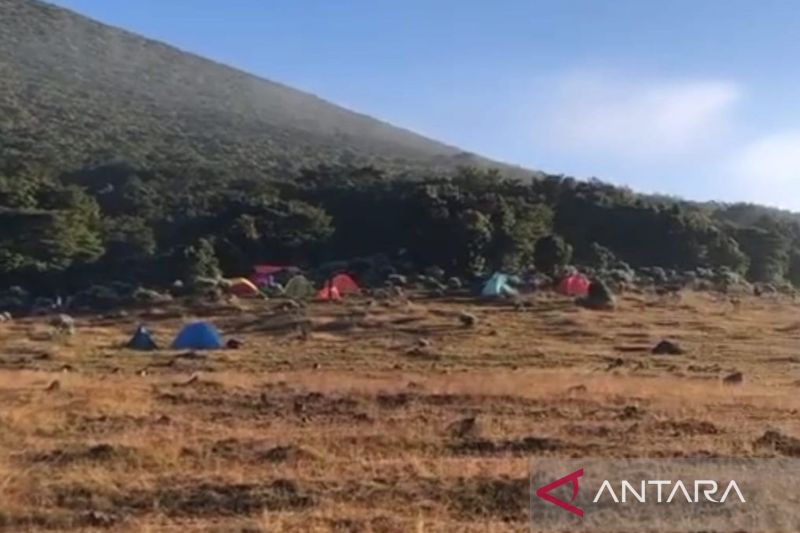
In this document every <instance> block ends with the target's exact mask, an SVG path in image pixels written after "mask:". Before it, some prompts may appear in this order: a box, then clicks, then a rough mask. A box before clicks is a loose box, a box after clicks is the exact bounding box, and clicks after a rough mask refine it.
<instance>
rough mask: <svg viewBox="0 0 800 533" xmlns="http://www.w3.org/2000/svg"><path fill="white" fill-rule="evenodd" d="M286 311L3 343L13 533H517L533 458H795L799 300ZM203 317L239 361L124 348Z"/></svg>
mask: <svg viewBox="0 0 800 533" xmlns="http://www.w3.org/2000/svg"><path fill="white" fill-rule="evenodd" d="M277 305H278V302H276V301H257V302H244V303H241V304H240V305H239V306H223V307H217V308H214V307H212V306H208V307H203V308H192V309H185V308H182V307H180V306H179V305H178V304H170V306H167V307H164V308H160V309H149V310H138V311H137V310H131V311H129V313H128V314H125V315H123V314H117V315H114V316H105V317H104V316H76V320H77V326H78V327H77V331H76V333H75V335H73V336H71V337H61V338H58V337H56V338H54V337H53V335H52V332H51V331H50V328H49V326H48V325H47V319H46V318H25V319H18V320H15V321H13V322H11V323H6V324H0V529H4V530H7V531H27V530H47V529H50V530H62V529H73V530H92V529H107V530H113V531H189V530H197V531H252V532H257V531H270V532H273V531H298V532H307V531H309V532H310V531H341V532H394V531H410V532H438V531H475V532H477V531H481V532H483V531H493V532H502V531H525V530H527V527H528V526H527V507H528V492H527V491H528V464H529V461H531V460H542V459H545V458H547V457H552V456H574V457H586V456H591V457H695V456H709V455H710V456H721V457H730V456H734V457H752V456H776V455H777V456H780V455H785V456H793V455H797V456H800V441H797V440H794V439H793V437H792V436H793V435H795V436H800V422H798V420H800V418H799V417H798V410H800V396H798V391H800V344H799V343H798V342H797V341H798V336H800V306H798V305H797V304H795V303H794V302H793V301H792V300H791V299H788V298H786V297H763V298H751V297H744V298H742V299H741V301H740V302H739V301H734V302H733V303H732V302H731V301H730V300H729V299H727V298H723V297H721V296H715V295H710V294H701V293H686V294H683V295H682V296H681V297H680V298H659V297H656V296H651V295H642V294H631V295H628V296H625V297H623V298H621V300H620V302H619V306H618V309H617V310H615V311H609V312H598V311H589V310H585V309H581V308H577V307H576V306H574V304H572V302H571V301H569V300H567V299H562V298H559V297H556V296H547V297H541V298H539V299H538V300H537V301H535V302H533V303H532V305H530V306H529V307H524V308H515V307H514V306H512V305H509V304H503V303H500V302H498V303H482V302H478V301H475V300H470V299H449V300H444V299H424V298H419V299H414V298H412V300H411V301H410V302H405V301H403V302H401V301H378V302H373V305H367V303H366V301H365V300H363V299H355V300H352V301H349V302H347V303H345V304H324V303H315V304H311V305H310V306H309V308H308V309H307V311H306V313H307V317H308V318H310V320H311V322H312V324H313V332H312V333H311V335H310V336H309V337H308V338H303V336H302V335H299V334H298V333H297V332H296V331H295V330H294V329H293V328H286V327H281V326H282V324H285V323H286V320H287V318H286V316H285V313H284V314H282V313H280V312H279V311H277V310H276V306H277ZM462 311H468V312H470V313H472V314H474V315H476V316H477V317H478V322H477V324H476V325H475V326H474V327H471V328H468V327H465V326H463V325H462V323H461V322H460V320H459V316H458V315H459V313H460V312H462ZM198 317H200V318H203V319H207V320H210V321H212V322H213V323H214V324H216V325H217V326H218V327H219V329H220V330H221V331H222V333H223V334H224V335H225V337H226V338H231V337H233V338H236V339H238V340H240V341H242V342H243V346H242V347H241V348H240V349H238V350H223V351H217V352H200V353H192V352H176V351H170V350H163V351H157V352H149V353H143V352H134V351H131V350H127V349H125V348H122V346H123V345H124V344H125V342H126V341H127V339H128V338H129V337H130V334H131V333H132V331H133V330H134V328H135V326H136V325H137V324H138V323H145V324H147V325H148V326H149V327H150V329H151V330H153V331H154V332H155V333H156V337H157V339H158V340H159V341H160V343H161V344H162V345H168V344H169V342H170V340H171V338H172V337H173V336H174V334H175V333H176V332H177V330H178V329H179V328H180V326H181V324H183V323H184V322H185V321H187V320H189V319H191V318H198ZM665 338H667V339H671V340H673V341H676V342H678V343H679V344H680V345H681V346H682V347H683V348H684V349H685V353H684V354H682V355H653V354H651V353H650V349H651V348H652V347H653V345H655V344H656V343H657V342H658V341H660V340H661V339H665ZM734 372H741V373H742V374H743V376H744V380H743V382H742V383H734V384H725V383H723V378H724V377H726V376H728V375H730V374H732V373H734ZM767 431H771V433H769V434H767V437H766V438H764V435H765V433H766V432H767Z"/></svg>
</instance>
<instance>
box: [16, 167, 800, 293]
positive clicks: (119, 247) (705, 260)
mask: <svg viewBox="0 0 800 533" xmlns="http://www.w3.org/2000/svg"><path fill="white" fill-rule="evenodd" d="M0 168H4V171H3V172H2V173H0V286H11V285H22V286H25V287H27V288H29V289H32V290H34V291H42V292H47V291H53V290H56V289H58V290H62V291H69V290H77V289H80V288H82V287H85V286H87V285H91V284H98V283H102V282H111V281H125V282H132V283H138V284H153V285H159V284H167V283H171V282H172V281H174V280H176V279H184V280H185V279H192V278H196V277H203V276H215V275H219V274H221V273H224V274H225V275H243V274H245V275H246V274H248V273H250V271H251V269H252V266H253V265H254V264H257V263H261V262H275V263H290V264H297V265H300V266H306V267H311V266H316V265H320V264H322V263H325V262H330V261H336V260H349V259H352V258H357V257H366V256H372V255H375V254H383V255H385V256H386V257H389V258H391V261H394V262H395V264H396V265H398V267H399V268H400V269H401V270H413V269H424V268H426V267H431V266H436V267H439V268H441V269H443V270H444V271H445V272H447V273H448V274H452V275H468V274H471V273H477V272H489V271H492V270H505V271H520V270H525V269H528V268H531V267H534V266H537V267H539V270H548V269H552V268H553V267H554V266H556V265H559V264H564V263H568V262H571V263H574V264H578V265H587V266H592V267H594V268H596V269H611V268H637V267H653V266H658V267H662V268H666V269H673V270H676V271H689V270H694V269H714V270H725V271H729V272H732V273H736V274H740V275H742V276H744V277H746V278H747V279H749V280H750V281H753V282H765V283H786V282H790V283H793V284H796V285H800V224H799V223H798V222H797V220H795V219H794V218H793V217H787V216H773V215H772V213H771V212H770V211H769V210H764V209H763V208H759V207H758V206H747V205H745V204H737V205H731V206H726V205H716V204H714V205H700V204H692V203H688V202H682V201H678V200H673V199H656V198H649V197H645V196H641V195H637V194H635V193H633V192H632V191H630V190H628V189H625V188H620V187H616V186H612V185H609V184H607V183H603V182H600V181H597V180H590V181H579V180H576V179H573V178H569V177H564V176H556V175H547V176H545V177H543V178H538V179H534V180H532V181H528V182H525V181H520V180H517V179H513V178H509V177H506V176H504V175H503V173H502V172H500V171H497V170H486V169H476V168H461V169H459V170H457V171H455V172H443V171H436V170H430V171H424V170H419V169H414V170H409V172H407V173H405V174H401V175H398V174H397V173H396V172H392V173H390V172H387V171H386V170H383V169H381V168H377V167H374V166H347V165H333V166H315V167H312V168H307V169H304V170H302V172H300V173H299V175H297V176H292V179H280V178H276V177H270V176H266V177H265V176H260V175H252V176H233V175H225V173H224V172H220V171H219V170H218V169H209V168H203V167H194V166H187V165H181V164H180V162H177V163H173V164H171V165H168V166H157V165H153V166H151V167H145V166H135V165H131V164H128V163H124V162H114V163H108V164H100V165H92V166H89V167H86V168H81V169H77V170H74V171H69V172H62V173H54V172H46V171H43V170H41V169H37V168H36V167H35V166H31V165H28V166H23V167H20V168H14V167H10V166H9V165H5V166H4V167H0ZM754 213H755V214H756V215H757V216H754Z"/></svg>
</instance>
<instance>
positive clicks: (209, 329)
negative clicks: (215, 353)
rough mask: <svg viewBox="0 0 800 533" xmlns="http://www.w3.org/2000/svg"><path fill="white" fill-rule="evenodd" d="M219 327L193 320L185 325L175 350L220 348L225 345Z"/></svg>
mask: <svg viewBox="0 0 800 533" xmlns="http://www.w3.org/2000/svg"><path fill="white" fill-rule="evenodd" d="M223 344H224V343H223V342H222V336H220V334H219V332H218V331H217V328H215V327H214V326H212V325H211V324H209V323H207V322H192V323H191V324H187V325H186V326H184V327H183V329H182V330H181V332H180V333H178V336H177V337H175V340H174V341H172V349H173V350H218V349H220V348H222V347H223Z"/></svg>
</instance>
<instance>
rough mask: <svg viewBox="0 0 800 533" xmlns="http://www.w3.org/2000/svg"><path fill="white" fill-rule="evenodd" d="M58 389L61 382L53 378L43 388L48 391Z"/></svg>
mask: <svg viewBox="0 0 800 533" xmlns="http://www.w3.org/2000/svg"><path fill="white" fill-rule="evenodd" d="M59 389H61V382H60V381H58V380H57V379H54V380H53V381H51V382H50V384H49V385H48V386H47V388H45V389H44V390H46V391H48V392H50V391H57V390H59Z"/></svg>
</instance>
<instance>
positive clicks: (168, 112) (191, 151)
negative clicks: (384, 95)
mask: <svg viewBox="0 0 800 533" xmlns="http://www.w3.org/2000/svg"><path fill="white" fill-rule="evenodd" d="M0 143H1V144H0V150H2V151H0V165H2V166H0V171H3V169H5V170H6V172H8V167H9V166H14V165H16V164H17V163H18V162H19V160H20V158H21V159H22V160H23V161H24V162H25V163H26V164H27V163H29V162H30V161H31V160H38V161H42V162H47V163H48V164H49V163H50V162H52V161H57V162H58V163H60V164H63V165H81V164H86V163H89V162H92V161H98V160H103V159H108V158H127V159H131V160H133V161H134V162H138V161H142V160H153V159H165V158H168V159H175V158H178V159H182V158H191V159H200V160H204V161H205V162H207V163H208V164H210V165H214V164H216V165H219V166H220V167H224V168H226V169H227V170H228V171H258V172H263V171H265V170H269V169H273V170H275V171H276V173H277V172H278V171H285V170H287V169H296V168H299V167H302V166H306V165H309V164H314V163H319V162H325V163H335V162H343V163H349V162H373V163H380V164H387V163H388V164H390V165H404V166H407V165H411V166H414V165H424V166H427V167H430V166H433V165H436V166H444V167H453V166H455V165H458V164H465V163H476V162H478V163H480V162H482V161H483V160H481V159H480V158H477V157H475V156H472V155H470V154H466V153H464V152H461V151H459V150H458V149H456V148H454V147H451V146H447V145H445V144H442V143H439V142H436V141H433V140H430V139H427V138H425V137H422V136H420V135H417V134H414V133H412V132H409V131H406V130H403V129H400V128H396V127H393V126H391V125H389V124H386V123H383V122H380V121H378V120H375V119H372V118H370V117H367V116H365V115H361V114H358V113H354V112H351V111H348V110H346V109H343V108H340V107H337V106H335V105H333V104H330V103H328V102H326V101H324V100H321V99H319V98H317V97H315V96H312V95H310V94H306V93H303V92H300V91H297V90H294V89H291V88H289V87H286V86H283V85H280V84H277V83H273V82H270V81H267V80H264V79H260V78H257V77H255V76H252V75H249V74H246V73H244V72H241V71H238V70H236V69H233V68H230V67H227V66H224V65H220V64H217V63H214V62H212V61H209V60H206V59H203V58H201V57H198V56H195V55H192V54H189V53H185V52H182V51H180V50H178V49H176V48H173V47H170V46H167V45H164V44H161V43H158V42H155V41H151V40H148V39H144V38H142V37H139V36H137V35H134V34H131V33H128V32H126V31H123V30H120V29H117V28H113V27H110V26H106V25H103V24H100V23H97V22H94V21H92V20H90V19H87V18H85V17H82V16H79V15H77V14H75V13H72V12H70V11H67V10H64V9H61V8H58V7H54V6H51V5H48V4H44V3H42V2H39V1H38V0H0Z"/></svg>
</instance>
